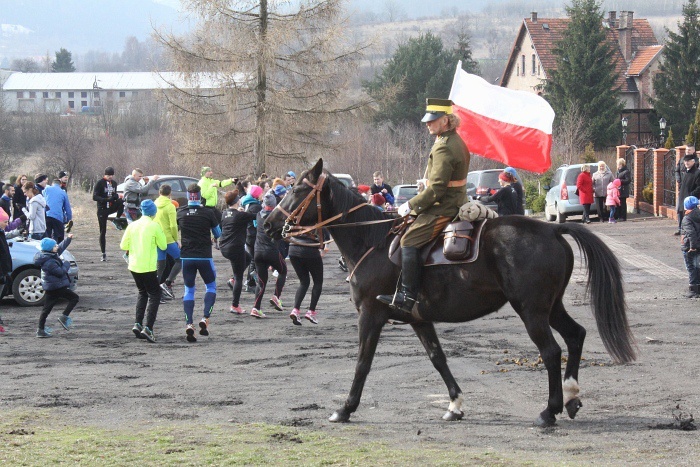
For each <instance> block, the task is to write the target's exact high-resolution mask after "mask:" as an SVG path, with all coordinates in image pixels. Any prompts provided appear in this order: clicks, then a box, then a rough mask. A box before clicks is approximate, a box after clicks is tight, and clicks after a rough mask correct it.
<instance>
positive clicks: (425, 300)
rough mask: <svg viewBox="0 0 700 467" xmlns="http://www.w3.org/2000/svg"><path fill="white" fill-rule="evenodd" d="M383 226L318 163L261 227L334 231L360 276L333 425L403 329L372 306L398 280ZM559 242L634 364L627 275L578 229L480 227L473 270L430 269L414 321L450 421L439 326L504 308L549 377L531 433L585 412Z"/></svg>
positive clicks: (453, 393)
mask: <svg viewBox="0 0 700 467" xmlns="http://www.w3.org/2000/svg"><path fill="white" fill-rule="evenodd" d="M307 207H308V208H309V209H306V208H307ZM383 219H385V217H384V215H383V213H381V212H380V211H379V210H377V209H375V208H373V207H371V206H368V205H367V204H366V203H365V201H364V199H363V198H362V197H361V196H360V195H359V194H357V193H356V192H354V191H352V190H349V189H347V188H346V187H345V186H344V185H343V184H342V183H341V182H339V181H338V180H336V179H335V178H334V177H333V176H332V175H330V174H328V173H327V172H326V171H324V170H323V161H322V160H319V161H318V163H316V165H315V166H314V167H313V168H312V169H311V170H308V171H306V172H304V173H303V174H302V175H301V177H299V180H298V181H297V183H296V185H295V186H294V188H293V190H292V191H290V192H289V193H288V194H287V195H286V196H285V198H284V199H283V200H282V202H281V203H280V205H279V207H278V208H277V209H275V211H273V212H272V214H271V215H270V216H269V217H268V218H267V221H266V222H265V229H266V231H267V232H268V234H270V235H272V236H274V237H278V238H279V237H280V236H282V234H283V233H284V234H285V235H286V236H287V237H289V236H290V235H293V234H294V232H299V231H302V232H303V230H301V228H300V226H309V227H311V228H309V229H306V230H309V231H311V230H313V227H312V226H314V227H318V224H320V223H322V222H329V223H328V224H327V225H328V227H329V228H330V230H331V234H332V235H333V238H334V239H335V242H336V244H337V245H338V249H339V250H340V252H341V253H342V255H343V256H344V257H345V259H346V261H347V264H348V267H349V268H350V270H352V271H353V272H354V274H353V275H352V279H351V281H350V288H351V292H352V299H353V301H354V303H355V306H356V307H357V310H358V312H359V334H360V349H359V355H358V361H357V367H356V369H355V378H354V380H353V383H352V388H351V389H350V393H349V395H348V398H347V400H346V401H345V404H344V405H343V406H342V407H341V408H340V409H339V410H338V411H336V412H335V413H334V414H333V415H332V416H331V417H330V421H332V422H346V421H348V420H349V419H350V414H352V413H353V412H354V411H355V410H356V409H357V407H358V405H359V403H360V397H361V395H362V389H363V387H364V384H365V379H366V378H367V375H368V374H369V370H370V367H371V365H372V359H373V357H374V353H375V350H376V347H377V342H378V340H379V335H380V334H381V332H382V328H383V326H384V324H385V323H386V322H387V320H389V319H394V320H400V321H406V315H405V314H404V313H402V312H400V311H395V310H393V309H391V308H389V307H388V306H386V305H384V304H382V303H380V302H379V301H377V299H376V298H375V297H376V296H377V295H380V294H390V293H393V292H394V289H395V287H396V282H397V279H398V276H399V272H400V270H399V268H398V267H396V266H395V265H394V264H393V263H391V262H390V261H389V259H388V257H387V250H388V245H389V244H388V238H387V232H388V231H389V229H390V225H389V224H388V223H375V221H380V220H383ZM356 223H360V225H357V224H356ZM347 224H355V225H354V226H347ZM563 234H568V235H570V236H571V237H573V239H574V240H575V241H576V243H577V244H578V247H579V249H580V251H582V252H583V255H584V256H585V259H586V263H587V268H588V277H589V279H588V284H587V293H590V297H591V307H592V309H593V314H594V316H595V320H596V324H597V326H598V332H599V333H600V337H601V339H602V341H603V344H604V345H605V348H606V349H607V351H608V352H609V353H610V355H611V356H612V357H613V359H614V360H615V361H617V362H629V361H631V360H634V358H635V348H634V343H633V339H632V336H631V334H630V330H629V327H628V324H627V317H626V313H625V308H626V305H625V298H624V291H623V288H622V275H621V272H620V266H619V264H618V262H617V260H616V259H615V256H614V255H613V253H612V252H611V251H610V249H609V248H608V247H607V246H606V245H605V244H604V243H603V242H602V241H601V240H600V239H598V237H596V236H595V235H594V234H593V233H591V232H590V231H589V230H588V229H587V228H585V227H584V226H582V225H579V224H571V223H568V224H558V225H554V224H546V223H544V222H540V221H537V220H534V219H530V218H527V217H524V216H508V217H500V218H497V219H493V220H490V221H489V222H488V223H487V224H486V225H485V226H484V229H483V231H482V234H481V243H480V253H479V257H478V259H477V260H476V261H475V262H473V263H470V264H461V265H446V266H432V267H426V268H424V271H423V289H422V291H421V293H420V295H419V297H418V298H419V302H420V303H419V304H418V314H419V316H420V318H418V319H415V320H409V322H410V324H411V326H412V327H413V329H414V331H415V333H416V334H417V336H418V338H419V339H420V341H421V343H422V344H423V346H424V347H425V350H426V351H427V352H428V357H429V358H430V361H431V362H432V363H433V365H434V366H435V369H437V371H438V372H439V373H440V375H441V376H442V379H443V380H444V381H445V384H446V385H447V389H448V391H449V395H450V401H451V402H450V404H449V408H448V411H447V413H445V415H444V416H443V418H444V419H445V420H458V419H460V418H462V417H463V413H462V410H461V405H462V391H461V389H460V388H459V386H458V385H457V382H456V381H455V379H454V377H453V376H452V373H451V372H450V369H449V368H448V366H447V359H446V357H445V353H444V352H443V350H442V348H441V347H440V342H439V341H438V337H437V334H436V332H435V327H434V326H433V323H434V322H449V323H459V322H465V321H471V320H473V319H476V318H480V317H482V316H485V315H487V314H489V313H493V312H494V311H497V310H498V309H500V308H501V307H502V306H503V305H505V304H506V302H508V303H510V304H511V306H512V307H513V309H514V310H515V312H516V313H517V314H518V315H519V316H520V318H521V319H522V320H523V323H524V324H525V329H526V330H527V332H528V334H529V336H530V338H531V339H532V341H533V342H534V343H535V345H536V346H537V348H538V350H539V352H540V355H541V357H542V361H543V362H544V364H545V367H546V368H547V375H548V380H549V398H548V400H547V408H546V409H545V410H543V411H542V412H541V413H540V415H539V417H538V418H537V420H536V422H535V423H536V424H537V425H539V426H550V425H553V424H554V423H555V422H556V415H557V414H560V413H562V411H563V409H564V408H565V407H566V409H567V412H568V415H569V416H570V417H571V418H574V417H575V416H576V413H577V412H578V410H579V408H580V407H581V401H580V399H579V397H578V392H579V386H578V370H579V364H580V360H581V351H582V348H583V341H584V338H585V336H586V330H585V329H584V328H583V327H582V326H580V325H579V324H578V323H576V322H575V321H574V320H573V319H572V318H571V316H569V314H568V313H567V312H566V309H565V308H564V303H563V302H562V297H563V295H564V291H565V290H566V286H567V284H568V283H569V278H570V277H571V271H572V269H573V267H574V255H573V252H572V249H571V247H570V246H569V244H568V243H567V241H566V240H565V239H564V237H563V236H562V235H563ZM370 250H371V251H370ZM368 251H369V253H368V254H367V252H368ZM358 263H359V264H358ZM552 328H553V329H554V330H556V331H557V332H558V333H559V334H560V335H561V336H562V337H563V338H564V341H565V342H566V346H567V350H568V353H569V355H568V361H567V364H566V370H565V372H564V383H563V385H562V378H561V366H560V365H561V348H560V347H559V345H558V344H557V342H556V341H555V339H554V336H553V335H552Z"/></svg>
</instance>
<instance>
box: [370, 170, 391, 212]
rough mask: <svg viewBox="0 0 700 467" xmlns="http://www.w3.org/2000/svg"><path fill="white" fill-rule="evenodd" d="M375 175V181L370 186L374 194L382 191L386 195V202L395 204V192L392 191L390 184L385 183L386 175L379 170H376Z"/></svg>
mask: <svg viewBox="0 0 700 467" xmlns="http://www.w3.org/2000/svg"><path fill="white" fill-rule="evenodd" d="M373 177H374V183H373V184H372V186H371V188H370V191H371V192H372V194H373V195H374V194H376V193H380V194H381V195H382V196H383V197H384V199H385V200H386V202H387V203H389V204H390V205H392V206H393V205H394V194H393V192H392V191H391V187H390V186H389V185H388V184H386V183H384V175H382V173H381V172H379V171H377V172H374V174H373Z"/></svg>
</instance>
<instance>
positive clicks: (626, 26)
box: [617, 11, 634, 63]
mask: <svg viewBox="0 0 700 467" xmlns="http://www.w3.org/2000/svg"><path fill="white" fill-rule="evenodd" d="M633 21H634V12H633V11H621V12H620V26H619V27H618V29H617V31H618V35H619V40H620V50H621V51H622V55H623V57H625V61H626V62H627V63H629V62H630V61H631V60H632V30H633V29H634V25H633Z"/></svg>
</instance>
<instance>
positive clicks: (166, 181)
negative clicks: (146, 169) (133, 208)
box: [117, 175, 199, 206]
mask: <svg viewBox="0 0 700 467" xmlns="http://www.w3.org/2000/svg"><path fill="white" fill-rule="evenodd" d="M151 177H152V175H150V176H148V178H149V179H150V178H151ZM145 178H146V177H144V178H143V179H141V183H142V184H144V182H143V180H144V179H145ZM198 181H199V180H198V179H196V178H192V177H185V176H183V175H159V176H158V180H156V181H155V182H153V185H151V188H149V189H148V194H146V195H144V196H142V197H141V198H142V199H149V198H150V199H152V200H155V199H156V198H158V196H159V195H158V190H160V187H161V186H163V185H170V188H172V190H173V191H172V194H171V195H170V197H171V198H172V199H174V200H175V201H177V203H178V204H179V205H180V206H186V205H187V187H188V186H189V185H190V184H192V183H197V182H198ZM117 193H118V194H119V197H120V198H122V197H123V196H124V183H120V184H119V185H117Z"/></svg>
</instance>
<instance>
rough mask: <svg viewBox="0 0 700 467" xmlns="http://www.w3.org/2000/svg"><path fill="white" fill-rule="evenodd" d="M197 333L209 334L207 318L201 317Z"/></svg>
mask: <svg viewBox="0 0 700 467" xmlns="http://www.w3.org/2000/svg"><path fill="white" fill-rule="evenodd" d="M199 334H200V335H201V336H208V335H209V318H202V321H200V322H199Z"/></svg>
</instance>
